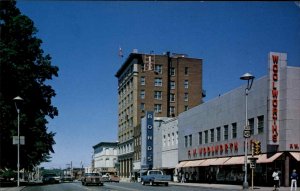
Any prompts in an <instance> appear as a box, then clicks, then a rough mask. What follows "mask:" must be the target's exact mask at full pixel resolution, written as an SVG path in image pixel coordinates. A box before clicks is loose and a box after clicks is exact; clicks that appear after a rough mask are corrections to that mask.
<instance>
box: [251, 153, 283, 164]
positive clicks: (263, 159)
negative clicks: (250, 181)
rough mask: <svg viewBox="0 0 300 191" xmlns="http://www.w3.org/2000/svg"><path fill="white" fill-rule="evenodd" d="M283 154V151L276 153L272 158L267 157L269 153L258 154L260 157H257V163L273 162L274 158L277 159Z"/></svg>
mask: <svg viewBox="0 0 300 191" xmlns="http://www.w3.org/2000/svg"><path fill="white" fill-rule="evenodd" d="M281 155H282V152H280V153H275V154H274V155H273V156H271V157H270V158H267V154H261V155H258V159H257V161H256V163H270V162H273V161H274V160H276V159H277V158H278V157H280V156H281Z"/></svg>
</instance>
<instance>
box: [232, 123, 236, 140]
mask: <svg viewBox="0 0 300 191" xmlns="http://www.w3.org/2000/svg"><path fill="white" fill-rule="evenodd" d="M231 126H232V129H231V130H232V138H233V139H235V138H236V136H237V128H236V123H232V124H231Z"/></svg>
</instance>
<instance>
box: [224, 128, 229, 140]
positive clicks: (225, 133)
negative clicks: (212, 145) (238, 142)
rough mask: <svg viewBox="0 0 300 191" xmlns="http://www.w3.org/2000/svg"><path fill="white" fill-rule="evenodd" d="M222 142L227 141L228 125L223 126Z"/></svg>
mask: <svg viewBox="0 0 300 191" xmlns="http://www.w3.org/2000/svg"><path fill="white" fill-rule="evenodd" d="M224 140H228V125H225V126H224Z"/></svg>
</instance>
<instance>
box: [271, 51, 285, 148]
mask: <svg viewBox="0 0 300 191" xmlns="http://www.w3.org/2000/svg"><path fill="white" fill-rule="evenodd" d="M286 60H287V55H286V54H285V53H275V52H271V53H270V54H269V106H268V107H269V109H268V110H269V116H268V120H269V137H268V143H269V144H270V145H279V128H280V126H279V117H280V95H281V94H280V80H281V78H282V72H281V71H282V68H283V67H285V66H286V65H287V62H286Z"/></svg>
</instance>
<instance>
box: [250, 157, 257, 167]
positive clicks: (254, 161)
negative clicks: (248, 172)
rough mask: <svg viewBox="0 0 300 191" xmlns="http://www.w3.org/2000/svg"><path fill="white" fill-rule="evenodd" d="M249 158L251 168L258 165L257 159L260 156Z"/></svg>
mask: <svg viewBox="0 0 300 191" xmlns="http://www.w3.org/2000/svg"><path fill="white" fill-rule="evenodd" d="M248 159H249V160H250V168H255V167H256V160H257V159H258V158H256V157H249V158H248Z"/></svg>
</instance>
